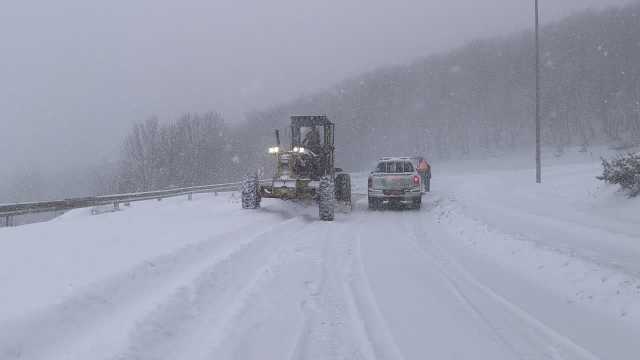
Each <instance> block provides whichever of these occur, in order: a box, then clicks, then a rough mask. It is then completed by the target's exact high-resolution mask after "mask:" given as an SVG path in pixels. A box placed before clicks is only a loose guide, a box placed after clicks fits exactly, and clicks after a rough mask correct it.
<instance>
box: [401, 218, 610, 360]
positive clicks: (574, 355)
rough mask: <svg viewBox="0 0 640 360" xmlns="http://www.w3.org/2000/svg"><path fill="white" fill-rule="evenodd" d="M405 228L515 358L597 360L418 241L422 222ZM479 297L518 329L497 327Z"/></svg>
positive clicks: (433, 247) (433, 246) (432, 245)
mask: <svg viewBox="0 0 640 360" xmlns="http://www.w3.org/2000/svg"><path fill="white" fill-rule="evenodd" d="M405 226H406V227H407V229H408V230H409V234H411V236H412V237H413V242H414V244H415V246H416V248H417V249H418V250H419V251H420V252H421V253H422V254H424V256H425V258H426V259H427V260H429V261H430V262H432V263H434V264H435V265H436V267H437V268H438V269H439V271H440V274H441V275H442V277H443V278H444V279H445V280H446V281H447V282H448V283H449V284H450V287H451V290H452V292H453V293H454V294H456V296H457V297H458V298H459V299H460V300H461V302H462V303H463V304H464V305H465V306H466V308H467V309H468V311H469V312H470V313H471V314H472V316H474V317H475V318H477V319H479V320H480V321H482V322H483V323H484V324H485V325H486V327H487V328H488V329H489V330H490V331H491V332H492V333H494V334H495V335H496V336H497V337H498V338H499V339H500V341H501V342H502V343H504V344H505V345H506V346H507V347H508V348H509V349H510V350H511V351H512V352H514V354H516V355H517V356H518V358H520V359H538V358H550V359H565V358H566V357H565V356H569V357H568V358H569V359H588V360H596V359H599V358H598V357H597V356H595V355H594V354H593V353H591V352H589V351H588V350H586V349H585V348H583V347H581V346H580V345H578V344H576V343H574V342H573V341H572V340H571V339H569V338H568V337H566V336H564V335H562V334H560V333H558V332H557V331H555V330H554V329H552V328H550V327H548V326H546V325H545V324H543V323H542V322H541V321H539V320H538V319H536V318H535V317H533V316H532V315H531V314H529V313H527V312H526V311H524V310H523V309H522V308H520V307H519V306H517V305H515V304H513V303H512V302H510V301H508V300H507V299H505V298H504V297H502V296H500V295H499V294H497V293H496V292H494V291H493V290H491V289H490V288H489V287H487V286H485V285H484V284H482V283H480V282H479V281H478V280H477V279H475V277H473V275H471V274H470V273H469V272H468V271H467V270H465V269H464V267H463V266H462V265H460V264H459V263H457V262H456V261H455V260H454V259H453V257H452V256H451V255H448V254H447V253H446V252H445V251H444V250H443V249H442V248H441V247H440V246H439V245H437V243H436V240H430V241H428V242H427V241H425V240H423V241H420V240H419V239H426V238H427V237H426V236H425V234H426V231H425V230H424V227H423V226H424V225H423V224H422V223H421V222H419V221H418V222H412V223H411V224H409V223H408V220H406V221H405ZM471 289H475V291H473V292H475V294H476V299H475V301H474V298H473V296H470V293H471V292H472V290H471ZM478 295H481V296H482V297H484V298H485V299H488V300H489V301H490V302H491V303H493V304H494V305H496V306H498V308H499V311H500V310H501V311H500V312H502V313H504V314H505V315H506V316H507V317H509V318H510V319H502V321H501V322H503V323H506V322H510V323H512V324H513V323H516V324H519V325H520V328H518V329H514V328H513V327H508V326H504V324H503V326H500V325H497V324H496V323H497V322H498V321H499V320H498V319H496V318H495V317H493V318H491V317H488V316H486V315H485V313H484V312H485V311H487V310H484V309H483V308H481V307H479V306H477V305H476V301H477V300H478V298H477V296H478ZM485 301H486V300H485ZM491 319H493V320H491ZM514 330H517V331H518V332H519V334H518V335H520V337H519V338H518V339H517V340H518V343H519V344H514V343H513V342H514V339H515V338H514V334H513V332H514ZM523 333H524V334H523ZM523 335H524V336H523ZM532 338H533V339H532ZM522 341H530V342H529V351H530V352H531V351H533V352H535V354H530V353H524V352H523V350H522V349H520V346H519V345H523V344H522ZM567 353H568V354H567ZM563 355H564V356H563Z"/></svg>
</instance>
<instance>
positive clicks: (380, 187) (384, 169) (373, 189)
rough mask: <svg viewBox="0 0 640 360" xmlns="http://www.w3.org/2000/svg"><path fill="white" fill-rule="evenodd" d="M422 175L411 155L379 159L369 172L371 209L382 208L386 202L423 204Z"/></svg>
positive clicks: (415, 205) (414, 206)
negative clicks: (414, 164)
mask: <svg viewBox="0 0 640 360" xmlns="http://www.w3.org/2000/svg"><path fill="white" fill-rule="evenodd" d="M420 181H421V180H420V175H419V174H418V172H417V171H416V169H415V167H414V166H413V163H412V160H411V158H409V157H388V158H382V159H380V160H379V161H378V165H377V166H376V168H375V169H374V170H373V171H372V172H371V174H369V184H368V195H369V209H379V208H382V207H383V206H384V204H385V202H386V203H391V204H398V205H401V204H402V205H409V206H411V207H413V208H415V209H419V208H420V206H421V205H422V191H421V186H420Z"/></svg>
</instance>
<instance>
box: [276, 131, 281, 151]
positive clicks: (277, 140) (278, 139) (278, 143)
mask: <svg viewBox="0 0 640 360" xmlns="http://www.w3.org/2000/svg"><path fill="white" fill-rule="evenodd" d="M276 145H278V147H280V130H276Z"/></svg>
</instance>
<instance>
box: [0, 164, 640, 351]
mask: <svg viewBox="0 0 640 360" xmlns="http://www.w3.org/2000/svg"><path fill="white" fill-rule="evenodd" d="M545 170H546V172H545V175H546V177H545V179H546V181H547V183H549V184H550V185H544V186H538V187H536V185H526V184H527V180H526V179H529V176H530V172H529V171H495V172H491V171H482V172H480V173H478V172H473V171H469V172H465V173H459V172H456V171H453V170H449V171H447V170H443V172H442V173H441V174H439V176H438V177H436V178H434V191H433V192H432V193H431V194H429V195H428V196H427V197H426V198H425V206H424V207H423V209H422V210H421V211H397V210H387V211H375V212H372V211H369V210H367V206H366V199H363V198H360V200H359V201H358V203H356V204H355V207H354V210H353V212H351V213H349V214H338V216H337V220H336V221H335V222H333V223H324V222H320V221H316V215H317V214H316V211H315V209H313V208H304V207H302V206H299V205H295V204H291V203H282V202H278V201H270V200H264V202H263V208H262V209H260V210H257V211H243V210H241V209H239V207H240V206H239V204H238V202H237V199H235V198H234V196H232V195H221V196H218V197H213V196H212V195H201V196H198V197H196V198H194V200H193V201H187V200H186V199H174V200H169V201H166V200H165V201H163V202H161V203H159V202H147V203H141V204H136V205H134V206H133V207H131V208H127V209H125V210H124V211H120V212H116V213H108V214H102V215H98V216H91V215H89V210H81V211H74V212H71V213H68V214H67V215H65V216H63V217H62V218H59V219H56V220H54V221H51V222H48V223H42V224H34V225H28V226H24V227H18V228H10V229H0V303H1V304H2V307H1V308H0V359H425V358H433V359H492V360H493V359H637V358H638V354H640V341H638V339H640V266H639V265H638V264H640V217H639V215H638V213H639V212H640V211H638V210H640V204H639V203H638V202H637V201H635V200H627V199H624V198H623V197H622V196H620V195H619V194H615V193H614V192H613V190H611V189H610V188H608V187H602V186H601V185H600V184H598V183H597V182H596V181H595V180H594V179H593V177H594V176H595V174H593V172H594V171H596V172H597V164H596V163H587V164H584V163H582V164H574V165H571V166H562V167H561V166H558V167H550V168H546V169H545ZM584 179H587V180H584ZM630 211H631V212H630ZM634 211H635V212H634Z"/></svg>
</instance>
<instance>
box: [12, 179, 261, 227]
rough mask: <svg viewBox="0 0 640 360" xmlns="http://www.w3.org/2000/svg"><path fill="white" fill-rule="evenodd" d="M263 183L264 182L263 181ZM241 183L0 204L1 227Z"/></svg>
mask: <svg viewBox="0 0 640 360" xmlns="http://www.w3.org/2000/svg"><path fill="white" fill-rule="evenodd" d="M263 181H264V180H263ZM241 185H242V182H234V183H226V184H212V185H203V186H192V187H185V188H176V189H169V190H158V191H147V192H137V193H129V194H115V195H99V196H90V197H79V198H69V199H64V200H54V201H44V202H26V203H17V204H5V205H2V204H0V219H1V218H4V221H3V223H2V224H1V225H3V226H11V225H12V220H13V217H14V216H18V215H25V214H35V213H44V212H54V211H65V210H72V209H80V208H87V207H94V206H103V205H110V204H113V206H114V208H115V209H119V207H120V204H128V203H131V202H134V201H144V200H154V199H160V200H161V199H164V198H170V197H177V196H185V195H186V196H187V197H188V198H189V200H191V198H192V195H193V194H199V193H212V192H229V191H236V190H239V189H240V187H241Z"/></svg>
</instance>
